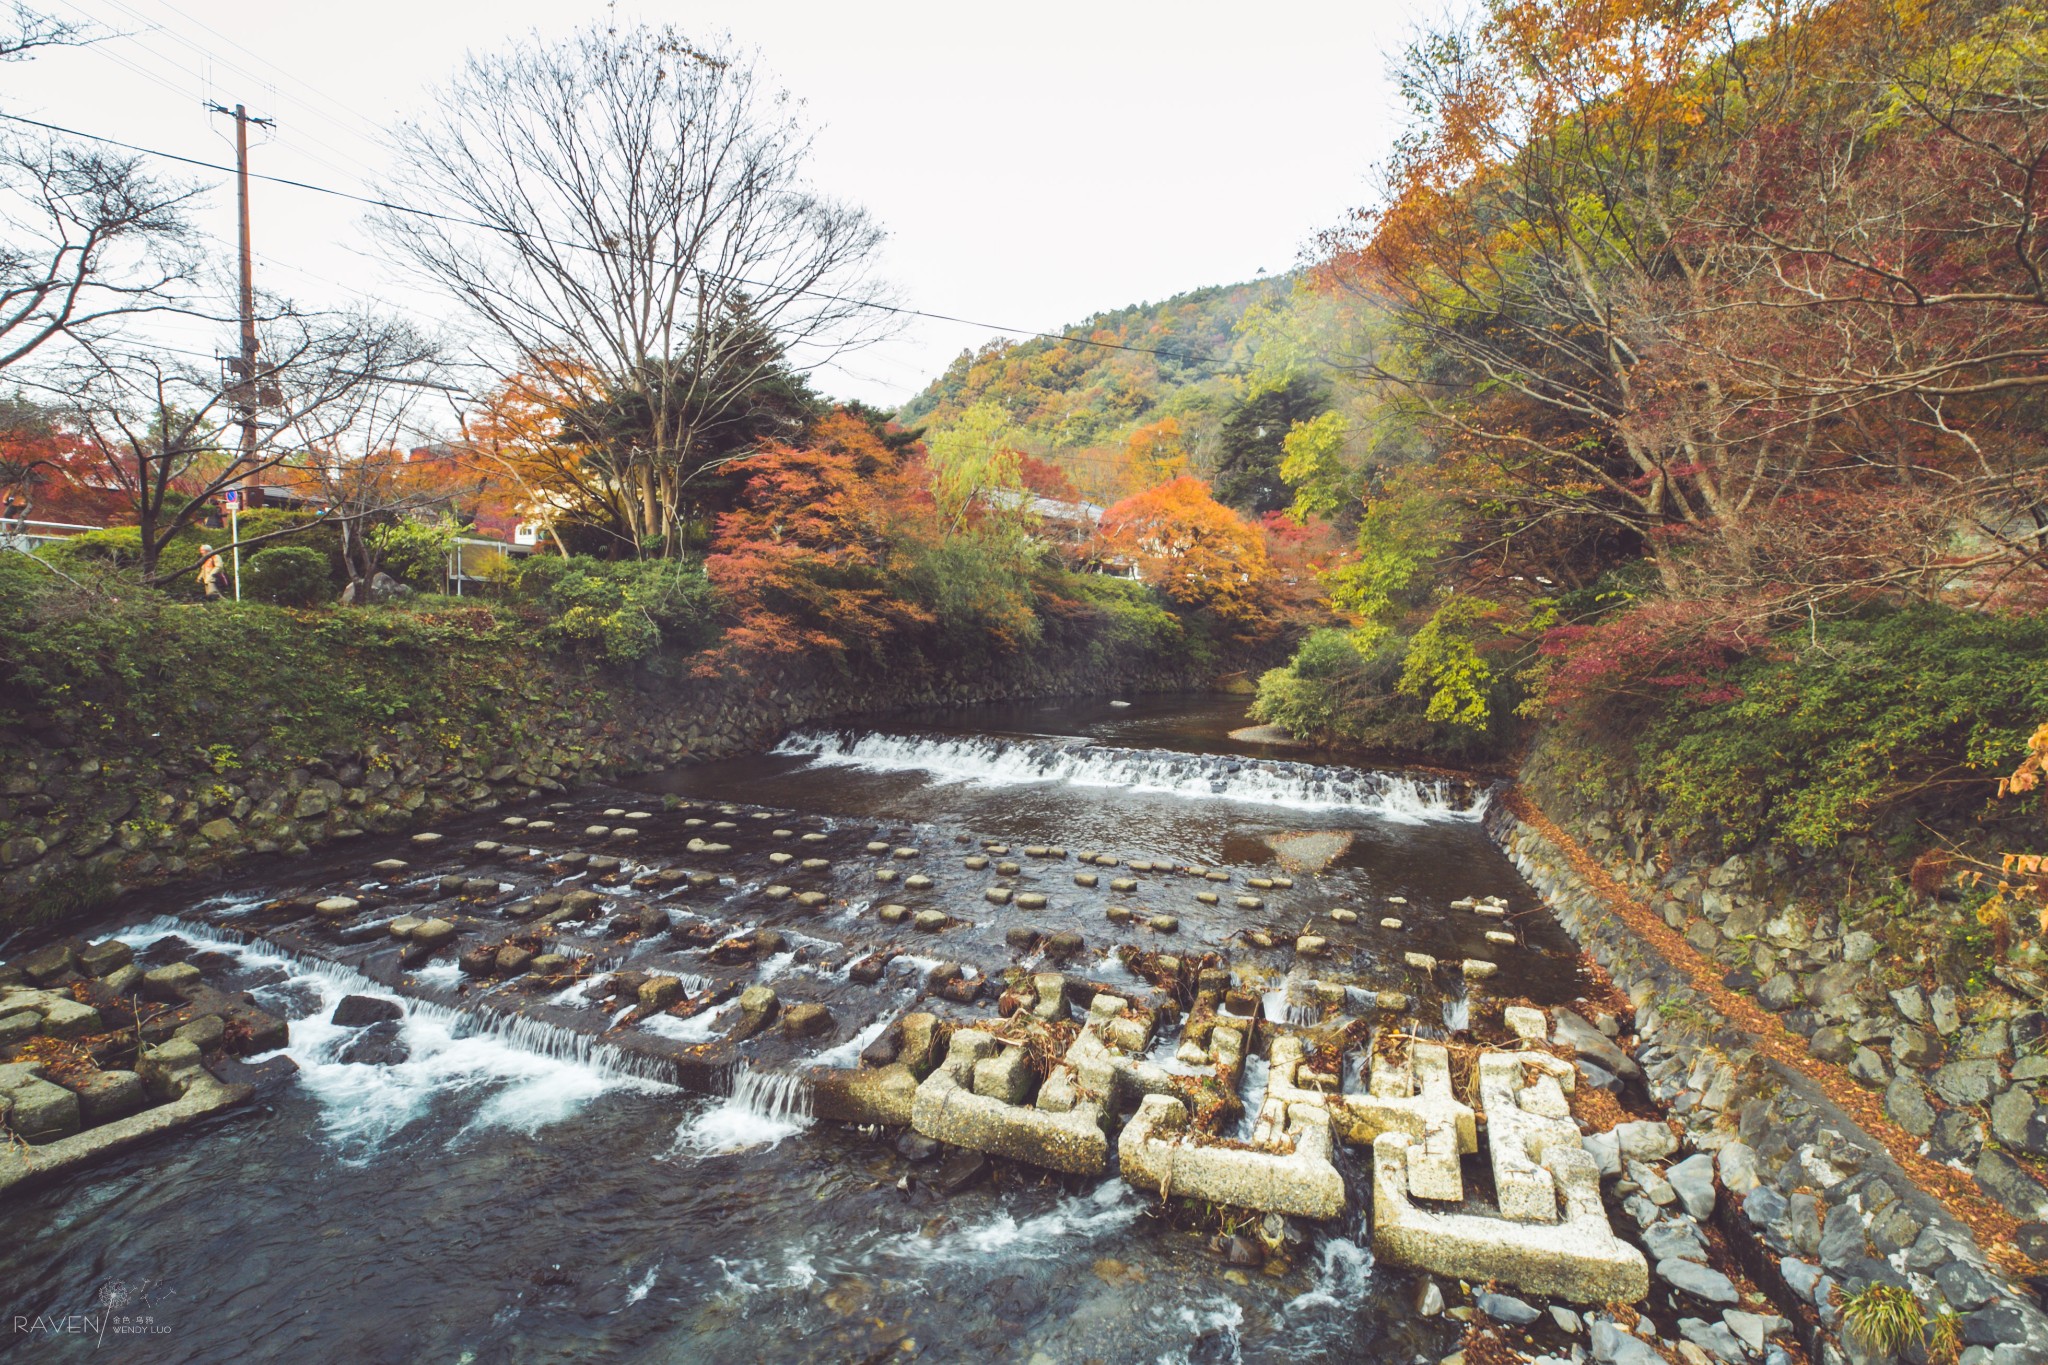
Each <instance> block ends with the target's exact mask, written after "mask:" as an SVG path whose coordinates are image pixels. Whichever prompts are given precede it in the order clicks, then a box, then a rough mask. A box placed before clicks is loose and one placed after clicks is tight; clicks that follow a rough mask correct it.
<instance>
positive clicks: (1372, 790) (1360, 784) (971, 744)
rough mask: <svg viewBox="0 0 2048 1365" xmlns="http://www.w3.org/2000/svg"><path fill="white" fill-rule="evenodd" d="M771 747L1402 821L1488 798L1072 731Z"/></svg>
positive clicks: (848, 764) (929, 769) (946, 774)
mask: <svg viewBox="0 0 2048 1365" xmlns="http://www.w3.org/2000/svg"><path fill="white" fill-rule="evenodd" d="M775 752H776V753H778V754H783V755H787V756H791V757H808V758H809V759H810V760H811V761H812V762H813V763H815V764H818V765H820V766H825V767H842V768H857V769H861V770H863V771H866V772H878V773H892V772H925V773H930V774H931V775H932V778H933V780H935V781H937V782H941V783H947V782H971V783H975V784H977V785H980V786H988V787H1008V786H1022V785H1027V784H1033V783H1042V782H1063V783H1066V784H1067V785H1069V786H1076V787H1114V788H1118V789H1121V790H1126V791H1137V792H1152V793H1162V794H1165V795H1170V796H1183V797H1191V798H1201V799H1222V800H1228V801H1243V802H1249V803H1252V804H1255V805H1267V806H1287V807H1291V808H1294V809H1297V810H1346V811H1354V812H1357V813H1359V814H1364V815H1373V816H1378V817H1380V818H1381V819H1385V820H1391V821H1395V822H1399V823H1403V824H1420V823H1423V822H1425V821H1430V820H1478V819H1480V818H1482V817H1483V816H1484V815H1485V814H1486V805H1487V801H1488V794H1487V793H1485V792H1484V791H1475V790H1473V789H1472V788H1471V787H1470V786H1469V785H1467V784H1463V783H1457V782H1452V781H1448V780H1446V779H1443V778H1437V777H1428V776H1422V775H1417V774H1412V773H1391V772H1373V771H1369V770H1366V769H1360V768H1343V767H1324V766H1321V765H1318V764H1312V763H1287V762H1278V761H1274V760H1270V759H1251V758H1231V757H1226V756H1221V755H1216V754H1183V753H1173V752H1168V751H1164V750H1158V749H1120V748H1116V747H1113V746H1110V745H1104V744H1090V743H1086V742H1079V741H1077V742H1068V743H1061V742H1059V741H1056V740H1042V739H1002V738H996V737H994V736H987V735H968V736H948V735H891V734H877V733H873V732H868V731H860V732H843V731H818V730H802V731H797V732H795V733H793V734H791V735H789V736H788V737H787V738H785V739H784V740H783V741H782V742H781V743H780V744H778V745H776V746H775Z"/></svg>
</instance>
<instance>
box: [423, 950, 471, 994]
mask: <svg viewBox="0 0 2048 1365" xmlns="http://www.w3.org/2000/svg"><path fill="white" fill-rule="evenodd" d="M412 979H413V980H414V981H417V982H418V983H419V984H420V985H422V986H432V987H434V988H435V989H436V990H443V991H452V990H454V989H455V988H456V987H457V986H459V985H461V984H462V964H461V963H459V962H457V961H456V960H455V959H454V958H436V959H434V960H433V961H432V962H429V963H427V964H426V965H425V966H424V967H419V968H415V969H414V971H413V972H412Z"/></svg>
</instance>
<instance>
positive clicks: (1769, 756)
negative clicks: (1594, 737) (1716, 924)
mask: <svg viewBox="0 0 2048 1365" xmlns="http://www.w3.org/2000/svg"><path fill="white" fill-rule="evenodd" d="M1724 681H1725V683H1726V687H1725V688H1724V689H1722V690H1724V691H1726V692H1729V693H1732V696H1731V698H1730V699H1729V700H1724V701H1720V702H1718V703H1716V704H1713V705H1709V706H1700V705H1697V704H1694V703H1688V702H1685V701H1683V700H1681V699H1674V700H1672V701H1670V702H1669V703H1667V704H1666V706H1665V708H1664V710H1663V712H1662V715H1661V718H1660V719H1659V720H1658V721H1656V722H1655V723H1653V724H1652V725H1651V727H1650V728H1649V730H1648V731H1647V733H1645V734H1644V735H1642V736H1641V737H1640V738H1639V742H1638V743H1637V745H1636V752H1637V762H1638V766H1639V769H1640V771H1641V773H1642V777H1643V780H1644V781H1645V783H1646V784H1647V785H1648V786H1649V787H1650V788H1651V789H1652V790H1653V791H1654V792H1655V793H1656V794H1657V795H1658V796H1659V797H1660V798H1661V799H1662V812H1661V817H1660V824H1661V825H1662V827H1663V829H1664V832H1665V833H1666V834H1668V835H1670V836H1673V837H1675V838H1678V839H1680V840H1686V839H1693V838H1701V837H1705V838H1712V839H1717V840H1718V841H1720V843H1721V844H1722V845H1723V846H1724V847H1726V848H1730V849H1733V848H1740V847H1745V846H1747V845H1749V844H1752V843H1754V842H1756V841H1757V840H1759V839H1763V838H1777V839H1785V840H1788V841H1790V842H1792V843H1795V844H1799V845H1802V846H1805V847H1808V848H1823V847H1828V846H1831V845H1833V844H1835V843H1836V842H1838V841H1839V840H1841V839H1843V838H1845V837H1848V836H1851V835H1861V834H1873V833H1877V834H1883V833H1885V832H1886V830H1887V828H1888V827H1889V828H1890V829H1893V830H1898V831H1901V833H1902V837H1917V835H1913V834H1912V831H1914V830H1916V829H1917V828H1918V827H1919V825H1920V824H1921V823H1922V822H1928V823H1933V824H1936V825H1948V824H1953V823H1955V822H1957V821H1959V820H1963V819H1967V818H1972V817H1975V816H1976V815H1979V814H1981V813H1982V812H1983V811H1984V809H1985V803H1986V801H1987V800H1988V799H1989V798H1990V796H1991V795H1992V793H1993V792H1994V791H1995V790H1996V780H1997V778H1998V776H1999V774H2001V773H2003V772H2006V771H2008V770H2009V769H2010V768H2011V766H2012V765H2013V764H2014V763H2016V762H2017V761H2018V760H2019V758H2020V756H2021V754H2022V753H2023V752H2024V751H2025V747H2026V739H2027V736H2028V735H2029V734H2030V733H2032V731H2033V729H2034V728H2035V727H2036V726H2037V725H2039V724H2040V723H2041V722H2042V720H2043V719H2048V615H2038V614H2037V615H2028V616H1994V615H1989V614H1985V613H1980V612H1963V611H1953V610H1949V609H1946V608H1939V607H1923V608H1916V609H1913V610H1909V611H1900V612H1893V613H1889V614H1886V615H1883V616H1877V617H1873V618H1870V619H1866V620H1852V621H1841V622H1836V623H1832V624H1827V625H1823V626H1821V627H1820V628H1819V629H1818V630H1817V631H1811V632H1810V631H1806V630H1801V631H1798V632H1796V633H1793V634H1791V635H1789V636H1787V637H1785V638H1784V639H1782V640H1781V641H1779V642H1777V647H1775V648H1770V649H1765V650H1759V651H1757V652H1756V653H1754V654H1752V655H1751V656H1750V657H1749V658H1748V659H1746V660H1744V661H1743V662H1742V663H1740V664H1738V665H1736V666H1735V668H1733V669H1732V670H1731V671H1730V672H1729V674H1728V675H1727V677H1726V678H1725V680H1724Z"/></svg>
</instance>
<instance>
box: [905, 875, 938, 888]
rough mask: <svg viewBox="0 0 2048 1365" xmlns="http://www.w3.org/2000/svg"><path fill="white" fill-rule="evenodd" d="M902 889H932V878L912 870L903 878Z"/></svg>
mask: <svg viewBox="0 0 2048 1365" xmlns="http://www.w3.org/2000/svg"><path fill="white" fill-rule="evenodd" d="M903 889H904V890H905V891H929V890H931V889H932V879H931V878H930V877H927V876H925V875H924V873H922V872H913V873H911V874H910V875H909V876H908V877H905V878H904V879H903Z"/></svg>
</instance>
